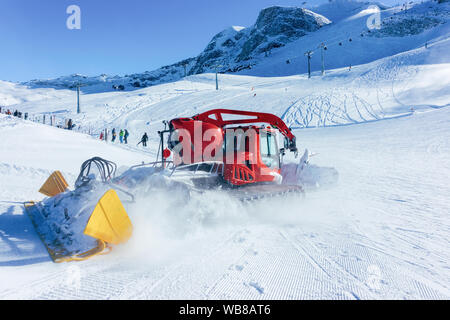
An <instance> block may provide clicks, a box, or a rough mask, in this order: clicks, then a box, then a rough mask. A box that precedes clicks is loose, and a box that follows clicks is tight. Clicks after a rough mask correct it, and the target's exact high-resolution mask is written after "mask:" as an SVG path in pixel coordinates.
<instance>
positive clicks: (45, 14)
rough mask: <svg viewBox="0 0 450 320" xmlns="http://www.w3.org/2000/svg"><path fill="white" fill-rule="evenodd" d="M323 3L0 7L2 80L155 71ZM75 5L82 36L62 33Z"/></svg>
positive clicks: (140, 1)
mask: <svg viewBox="0 0 450 320" xmlns="http://www.w3.org/2000/svg"><path fill="white" fill-rule="evenodd" d="M323 1H326V0H308V1H303V0H300V1H299V0H164V1H162V0H39V1H34V0H0V41H1V45H0V48H1V50H0V79H1V80H10V81H24V80H30V79H36V78H53V77H58V76H61V75H68V74H72V73H82V74H86V75H98V74H101V73H107V74H127V73H134V72H143V71H146V70H153V69H156V68H158V67H160V66H162V65H166V64H171V63H174V62H177V61H179V60H181V59H184V58H187V57H193V56H196V55H197V54H199V53H200V52H201V51H202V50H203V49H204V48H205V47H206V45H207V44H208V42H209V40H210V39H211V37H212V36H214V35H215V34H216V33H218V32H220V31H221V30H223V29H225V28H226V27H228V26H231V25H240V26H246V27H247V26H250V25H252V24H253V23H254V22H255V20H256V18H257V16H258V13H259V10H261V9H262V8H265V7H269V6H271V5H284V6H302V4H303V3H304V2H307V4H309V5H311V4H317V3H319V2H323ZM382 2H383V3H386V4H390V3H394V2H395V3H397V2H399V1H398V0H384V1H382ZM72 4H75V5H78V6H79V7H80V8H81V30H69V29H67V27H66V20H67V18H68V17H69V15H68V14H67V13H66V8H67V7H68V6H69V5H72Z"/></svg>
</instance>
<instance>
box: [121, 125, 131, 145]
mask: <svg viewBox="0 0 450 320" xmlns="http://www.w3.org/2000/svg"><path fill="white" fill-rule="evenodd" d="M129 135H130V134H129V133H128V130H127V129H125V133H124V135H123V139H124V141H125V144H128V136H129Z"/></svg>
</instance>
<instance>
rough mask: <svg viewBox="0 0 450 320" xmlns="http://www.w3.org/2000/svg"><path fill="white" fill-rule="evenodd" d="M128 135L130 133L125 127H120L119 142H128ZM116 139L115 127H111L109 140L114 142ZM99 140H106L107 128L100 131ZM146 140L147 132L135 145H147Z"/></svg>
mask: <svg viewBox="0 0 450 320" xmlns="http://www.w3.org/2000/svg"><path fill="white" fill-rule="evenodd" d="M129 136H130V133H129V132H128V130H127V129H120V131H119V142H120V143H124V144H128V137H129ZM116 139H117V131H116V128H113V129H112V131H111V142H113V143H114V142H116ZM100 140H104V141H108V130H107V129H105V130H103V131H102V132H100ZM147 141H148V135H147V132H145V133H144V135H143V136H142V138H141V140H140V141H139V143H138V144H137V145H140V144H141V143H142V146H144V147H147Z"/></svg>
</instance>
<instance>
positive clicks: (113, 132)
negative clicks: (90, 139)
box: [111, 128, 116, 142]
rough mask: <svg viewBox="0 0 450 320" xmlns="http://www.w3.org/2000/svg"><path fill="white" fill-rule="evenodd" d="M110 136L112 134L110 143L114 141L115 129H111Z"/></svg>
mask: <svg viewBox="0 0 450 320" xmlns="http://www.w3.org/2000/svg"><path fill="white" fill-rule="evenodd" d="M111 134H112V139H111V141H112V142H114V141H116V128H113V129H112V131H111Z"/></svg>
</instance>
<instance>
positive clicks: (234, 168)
mask: <svg viewBox="0 0 450 320" xmlns="http://www.w3.org/2000/svg"><path fill="white" fill-rule="evenodd" d="M224 115H237V116H245V117H250V118H237V119H232V120H225V119H224ZM255 123H265V124H269V125H270V126H271V127H257V126H253V125H251V126H239V127H238V128H240V129H242V130H248V129H250V128H252V129H255V130H256V132H257V133H258V137H259V136H260V130H261V129H263V130H265V131H266V132H273V131H275V130H278V131H279V132H280V133H281V134H282V135H283V136H284V137H285V145H284V148H282V149H281V151H282V152H283V150H285V149H289V150H290V151H292V152H295V153H297V147H296V138H295V136H294V134H293V133H292V131H291V129H290V128H288V126H287V125H286V124H285V123H284V122H283V120H281V119H280V118H279V117H277V116H276V115H273V114H270V113H261V112H251V111H240V110H228V109H214V110H210V111H207V112H204V113H201V114H198V115H195V116H193V117H191V118H177V119H173V120H171V121H170V122H169V130H167V131H165V132H169V133H171V134H172V133H173V132H174V131H175V130H177V129H184V130H187V131H188V132H189V133H190V134H191V137H193V136H194V128H195V125H196V124H197V125H199V124H200V125H201V126H202V127H201V128H202V130H208V129H213V130H220V134H221V136H222V140H221V141H220V143H222V144H223V142H224V141H225V140H224V139H223V138H224V134H225V129H226V128H225V127H226V126H229V125H242V124H255ZM160 134H161V132H160ZM170 139H171V135H170V136H169V147H170V148H171V149H173V145H171V143H170ZM191 139H192V138H191ZM256 140H257V142H256V146H255V148H256V149H255V150H256V151H257V152H256V153H257V155H256V161H255V162H253V163H251V164H249V161H247V160H249V158H250V157H253V156H254V155H253V154H252V153H250V152H239V153H238V152H236V150H234V156H233V161H232V163H227V161H226V159H228V158H226V155H224V156H223V163H224V171H223V178H224V180H225V181H227V182H228V183H230V184H231V185H235V186H241V185H246V184H253V183H258V182H266V183H267V182H274V181H275V180H276V175H279V174H280V168H279V167H277V168H269V167H268V166H267V165H266V164H265V163H264V162H263V160H262V158H261V154H260V153H261V152H260V150H261V146H260V139H256ZM196 143H197V142H195V141H192V140H191V146H192V150H194V149H195V148H196V147H198V148H199V149H200V146H198V145H196ZM211 143H212V142H209V143H208V144H211ZM216 143H217V141H216ZM205 147H206V144H203V142H202V144H201V150H202V152H203V151H204V149H205ZM192 152H193V151H192ZM279 152H280V149H278V150H277V156H279ZM190 156H191V161H190V163H201V162H204V161H206V160H205V159H204V158H203V156H201V158H198V157H197V158H195V156H194V157H192V156H193V154H192V153H191V154H190ZM238 157H240V159H243V160H244V163H239V161H237V158H238ZM190 163H184V164H190Z"/></svg>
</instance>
